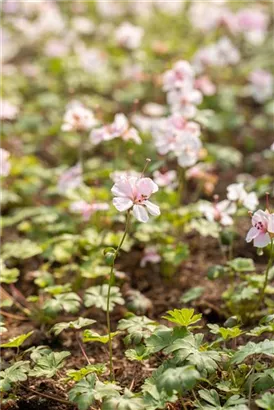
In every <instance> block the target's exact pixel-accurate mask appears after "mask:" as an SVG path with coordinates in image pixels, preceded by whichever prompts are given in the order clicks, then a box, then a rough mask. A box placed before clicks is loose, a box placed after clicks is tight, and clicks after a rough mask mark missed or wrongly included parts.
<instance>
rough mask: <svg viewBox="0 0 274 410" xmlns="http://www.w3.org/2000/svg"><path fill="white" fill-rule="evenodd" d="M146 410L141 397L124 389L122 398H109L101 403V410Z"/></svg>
mask: <svg viewBox="0 0 274 410" xmlns="http://www.w3.org/2000/svg"><path fill="white" fill-rule="evenodd" d="M114 409H115V410H146V409H145V404H144V401H143V399H142V398H141V397H138V396H136V395H135V394H134V393H132V392H131V391H129V390H128V389H125V394H124V395H123V396H113V397H109V398H107V399H106V400H104V402H103V406H102V410H114Z"/></svg>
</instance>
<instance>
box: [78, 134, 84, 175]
mask: <svg viewBox="0 0 274 410" xmlns="http://www.w3.org/2000/svg"><path fill="white" fill-rule="evenodd" d="M84 141H85V135H84V133H83V131H81V132H80V143H79V147H78V149H79V153H78V155H79V163H80V165H81V168H82V173H83V174H84V173H85V158H84Z"/></svg>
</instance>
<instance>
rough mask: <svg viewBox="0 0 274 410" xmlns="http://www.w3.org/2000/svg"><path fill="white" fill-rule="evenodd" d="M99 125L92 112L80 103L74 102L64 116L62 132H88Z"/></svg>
mask: <svg viewBox="0 0 274 410" xmlns="http://www.w3.org/2000/svg"><path fill="white" fill-rule="evenodd" d="M97 123H98V122H97V120H96V119H95V117H94V114H93V112H92V110H90V109H87V108H85V107H84V106H83V105H82V104H81V103H80V102H78V101H73V102H72V103H71V104H70V105H69V106H68V107H67V111H66V113H65V115H64V119H63V125H62V131H87V130H90V129H91V128H92V127H94V126H95V125H97Z"/></svg>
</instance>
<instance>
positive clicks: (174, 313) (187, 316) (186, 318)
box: [162, 308, 202, 327]
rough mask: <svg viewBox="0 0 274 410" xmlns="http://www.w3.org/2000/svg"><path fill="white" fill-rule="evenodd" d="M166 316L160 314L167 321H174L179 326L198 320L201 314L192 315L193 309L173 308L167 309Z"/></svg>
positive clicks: (188, 324) (186, 325) (191, 323)
mask: <svg viewBox="0 0 274 410" xmlns="http://www.w3.org/2000/svg"><path fill="white" fill-rule="evenodd" d="M167 314H168V316H162V317H163V319H167V320H168V321H169V322H173V323H176V324H177V325H180V326H185V327H188V326H190V325H193V324H194V323H196V322H198V321H199V320H200V319H201V317H202V314H198V315H194V309H185V308H184V309H180V310H179V309H174V310H168V312H167Z"/></svg>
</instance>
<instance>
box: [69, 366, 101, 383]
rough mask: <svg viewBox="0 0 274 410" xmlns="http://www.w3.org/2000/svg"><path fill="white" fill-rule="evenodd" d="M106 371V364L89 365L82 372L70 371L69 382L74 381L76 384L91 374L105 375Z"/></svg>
mask: <svg viewBox="0 0 274 410" xmlns="http://www.w3.org/2000/svg"><path fill="white" fill-rule="evenodd" d="M106 371H107V368H106V365H105V364H104V363H96V364H89V365H87V366H86V367H82V368H81V369H80V370H72V369H70V370H68V371H67V380H74V381H75V382H79V381H80V380H82V379H83V378H84V377H85V376H87V375H88V374H90V373H96V374H103V373H105V372H106Z"/></svg>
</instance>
